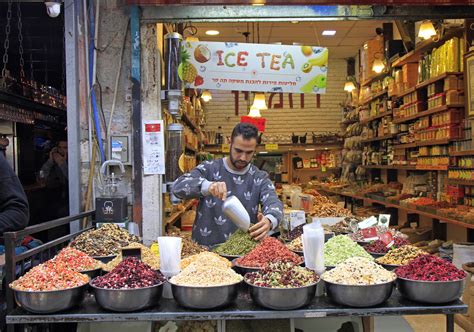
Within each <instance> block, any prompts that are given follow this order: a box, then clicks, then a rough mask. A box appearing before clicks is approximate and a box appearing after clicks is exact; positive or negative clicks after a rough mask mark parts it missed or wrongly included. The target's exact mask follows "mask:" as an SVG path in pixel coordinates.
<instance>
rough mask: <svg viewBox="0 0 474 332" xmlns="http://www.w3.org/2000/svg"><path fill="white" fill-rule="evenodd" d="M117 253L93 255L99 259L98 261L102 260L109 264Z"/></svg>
mask: <svg viewBox="0 0 474 332" xmlns="http://www.w3.org/2000/svg"><path fill="white" fill-rule="evenodd" d="M115 257H117V255H111V256H92V258H94V259H97V260H98V261H101V262H102V263H104V264H107V263H108V262H110V261H111V260H113V259H114V258H115Z"/></svg>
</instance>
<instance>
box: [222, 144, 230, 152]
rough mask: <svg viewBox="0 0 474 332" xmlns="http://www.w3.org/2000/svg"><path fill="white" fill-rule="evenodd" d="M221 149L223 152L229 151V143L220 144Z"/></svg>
mask: <svg viewBox="0 0 474 332" xmlns="http://www.w3.org/2000/svg"><path fill="white" fill-rule="evenodd" d="M221 151H222V152H223V153H229V152H230V144H222V146H221Z"/></svg>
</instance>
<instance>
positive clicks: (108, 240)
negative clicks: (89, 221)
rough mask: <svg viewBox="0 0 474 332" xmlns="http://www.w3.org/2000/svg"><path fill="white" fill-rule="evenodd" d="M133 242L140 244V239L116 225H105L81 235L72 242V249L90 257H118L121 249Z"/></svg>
mask: <svg viewBox="0 0 474 332" xmlns="http://www.w3.org/2000/svg"><path fill="white" fill-rule="evenodd" d="M131 242H140V239H139V238H138V237H137V236H135V235H131V234H129V233H128V232H127V231H126V230H125V229H123V228H120V227H119V226H118V225H116V224H105V225H103V226H102V227H100V228H98V229H93V230H90V231H87V232H84V233H82V234H81V235H79V236H78V237H77V238H76V239H75V240H74V241H72V242H71V247H73V248H76V249H78V250H80V251H82V252H85V253H86V254H88V255H90V256H110V255H117V254H118V252H119V249H120V248H122V247H125V246H128V245H129V244H130V243H131Z"/></svg>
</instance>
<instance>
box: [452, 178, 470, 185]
mask: <svg viewBox="0 0 474 332" xmlns="http://www.w3.org/2000/svg"><path fill="white" fill-rule="evenodd" d="M448 183H449V184H458V185H461V186H474V180H457V179H448Z"/></svg>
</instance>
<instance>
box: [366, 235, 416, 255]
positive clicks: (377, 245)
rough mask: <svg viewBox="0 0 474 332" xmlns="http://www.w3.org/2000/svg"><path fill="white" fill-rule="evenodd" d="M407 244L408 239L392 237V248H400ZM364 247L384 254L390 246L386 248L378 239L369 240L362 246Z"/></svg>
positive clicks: (369, 250)
mask: <svg viewBox="0 0 474 332" xmlns="http://www.w3.org/2000/svg"><path fill="white" fill-rule="evenodd" d="M409 244H410V242H409V241H408V240H405V239H402V238H400V237H394V238H393V248H400V247H403V246H406V245H409ZM364 248H365V250H367V251H368V252H373V253H375V254H386V253H387V252H389V251H390V248H387V246H386V245H385V243H383V242H382V241H380V240H376V241H373V242H370V243H369V244H368V245H366V246H364Z"/></svg>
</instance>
